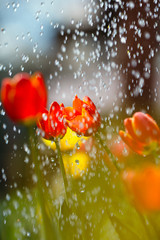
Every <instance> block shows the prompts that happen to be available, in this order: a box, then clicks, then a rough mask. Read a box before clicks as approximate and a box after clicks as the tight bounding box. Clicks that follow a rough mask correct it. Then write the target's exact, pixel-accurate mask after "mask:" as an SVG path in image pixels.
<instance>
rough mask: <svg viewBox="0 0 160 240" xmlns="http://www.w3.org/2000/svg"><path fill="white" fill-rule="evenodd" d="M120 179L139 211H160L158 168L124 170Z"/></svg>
mask: <svg viewBox="0 0 160 240" xmlns="http://www.w3.org/2000/svg"><path fill="white" fill-rule="evenodd" d="M122 178H123V180H124V183H125V186H126V189H127V192H128V194H129V195H130V197H131V198H132V200H133V202H134V204H135V205H136V206H137V207H138V208H139V210H142V211H156V210H160V168H159V167H155V166H147V167H145V168H144V169H141V170H126V171H124V172H123V174H122Z"/></svg>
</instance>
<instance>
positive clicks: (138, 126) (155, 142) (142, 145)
mask: <svg viewBox="0 0 160 240" xmlns="http://www.w3.org/2000/svg"><path fill="white" fill-rule="evenodd" d="M124 125H125V128H126V132H124V131H120V132H119V135H120V136H121V138H122V140H123V141H124V142H125V143H126V144H127V145H128V146H129V147H130V148H131V149H132V150H133V151H135V152H136V153H138V154H141V155H148V154H150V153H152V152H154V151H156V150H158V148H159V146H160V129H159V127H158V125H157V123H156V122H155V121H154V119H153V118H152V117H151V116H150V115H148V114H144V113H142V112H137V113H135V114H134V115H133V117H132V118H127V119H125V120H124Z"/></svg>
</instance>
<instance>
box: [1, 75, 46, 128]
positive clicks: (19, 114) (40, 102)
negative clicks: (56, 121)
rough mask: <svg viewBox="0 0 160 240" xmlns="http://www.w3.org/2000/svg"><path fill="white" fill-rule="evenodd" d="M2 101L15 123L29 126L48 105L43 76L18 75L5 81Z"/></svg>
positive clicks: (2, 89) (2, 87)
mask: <svg viewBox="0 0 160 240" xmlns="http://www.w3.org/2000/svg"><path fill="white" fill-rule="evenodd" d="M1 100H2V104H3V106H4V109H5V111H6V113H7V114H8V116H9V117H10V118H11V120H13V121H14V122H16V123H17V122H23V123H25V124H28V123H31V122H32V121H35V120H36V119H37V118H38V117H39V116H40V114H41V113H42V111H43V109H44V108H45V107H46V104H47V91H46V87H45V83H44V78H43V76H42V74H41V73H39V72H36V73H34V74H33V75H32V76H31V75H29V74H28V73H18V74H16V75H15V76H14V77H13V79H11V78H5V79H3V81H2V86H1Z"/></svg>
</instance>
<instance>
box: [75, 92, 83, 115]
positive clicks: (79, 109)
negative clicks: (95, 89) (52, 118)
mask: <svg viewBox="0 0 160 240" xmlns="http://www.w3.org/2000/svg"><path fill="white" fill-rule="evenodd" d="M82 105H83V101H82V100H81V99H79V98H78V97H77V95H76V96H75V98H74V100H73V109H74V110H75V111H77V112H78V113H79V114H81V113H82Z"/></svg>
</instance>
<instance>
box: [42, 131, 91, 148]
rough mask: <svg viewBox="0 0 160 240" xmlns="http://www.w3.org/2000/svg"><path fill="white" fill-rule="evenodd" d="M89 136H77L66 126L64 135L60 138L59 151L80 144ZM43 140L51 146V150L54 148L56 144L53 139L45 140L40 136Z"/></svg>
mask: <svg viewBox="0 0 160 240" xmlns="http://www.w3.org/2000/svg"><path fill="white" fill-rule="evenodd" d="M88 138H89V137H84V136H83V137H78V136H77V134H76V133H75V132H73V131H72V130H71V129H70V128H67V132H66V134H65V136H64V137H63V138H62V139H61V140H60V148H61V151H69V150H72V149H74V148H75V147H76V144H78V145H79V146H81V144H82V142H83V140H87V139H88ZM42 140H43V142H44V143H45V144H46V145H47V146H49V147H51V148H52V149H53V150H55V149H56V145H55V143H54V142H53V141H50V140H46V139H44V138H42Z"/></svg>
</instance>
